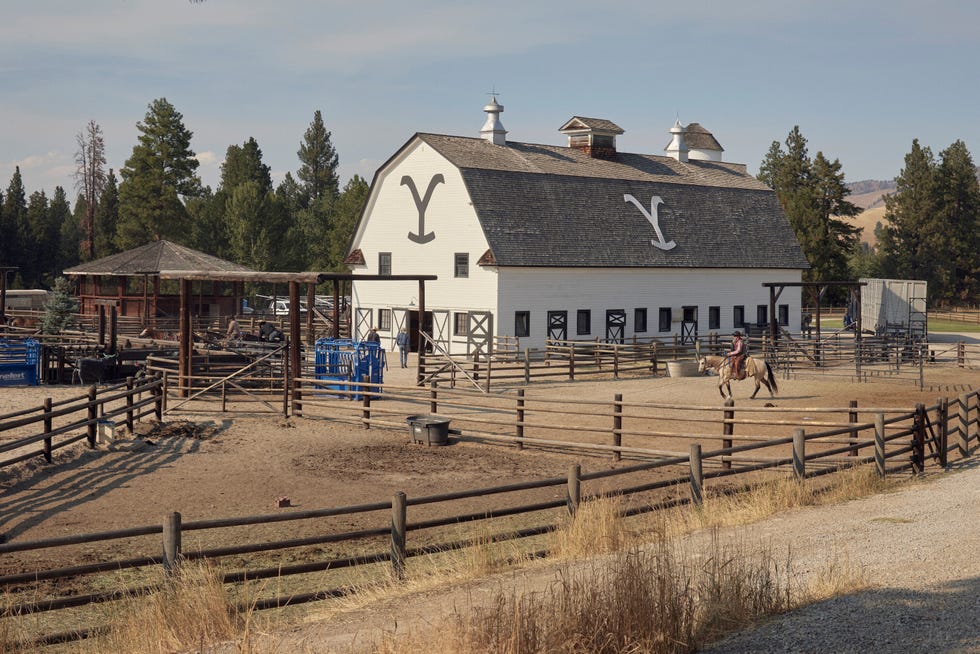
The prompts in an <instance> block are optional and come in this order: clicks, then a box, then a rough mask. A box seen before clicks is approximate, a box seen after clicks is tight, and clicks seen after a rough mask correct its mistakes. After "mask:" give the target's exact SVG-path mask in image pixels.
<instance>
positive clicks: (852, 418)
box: [847, 400, 861, 456]
mask: <svg viewBox="0 0 980 654" xmlns="http://www.w3.org/2000/svg"><path fill="white" fill-rule="evenodd" d="M857 405H858V403H857V400H851V402H850V410H849V411H848V412H847V421H848V422H850V423H856V422H857V421H858V412H857ZM859 436H860V434H859V433H858V430H857V429H852V430H851V435H850V439H851V442H852V443H854V447H852V448H851V451H850V452H849V455H850V456H858V450H860V449H861V448H859V447H858V445H857V442H858V437H859Z"/></svg>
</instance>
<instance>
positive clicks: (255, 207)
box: [0, 98, 368, 288]
mask: <svg viewBox="0 0 980 654" xmlns="http://www.w3.org/2000/svg"><path fill="white" fill-rule="evenodd" d="M136 126H137V130H138V137H137V143H136V145H135V146H133V150H132V154H131V155H130V157H129V158H128V159H127V160H126V162H125V164H124V165H123V166H122V168H120V169H119V171H118V175H119V176H118V177H117V174H116V171H114V170H113V169H111V168H107V164H106V159H105V144H104V139H103V136H102V130H101V128H100V126H99V125H98V124H97V123H96V122H95V121H91V122H89V123H88V125H86V127H85V128H84V129H83V130H82V131H81V132H79V134H78V136H77V138H76V141H77V146H78V149H77V151H76V156H75V163H76V170H75V175H74V177H75V185H76V191H77V195H76V197H75V200H74V205H72V204H71V201H70V200H69V198H68V192H66V191H65V189H64V188H63V187H61V186H58V187H56V188H55V191H54V193H53V195H52V196H51V197H50V198H49V197H48V196H47V195H46V194H45V192H44V191H35V192H33V193H31V194H30V195H29V196H28V195H27V190H26V189H25V188H24V183H23V179H22V177H21V172H20V168H19V167H17V168H15V169H14V173H13V176H12V178H11V180H10V183H9V184H8V186H7V188H6V191H5V192H0V265H8V266H17V267H18V271H17V273H16V276H15V277H14V278H13V280H12V282H13V283H12V286H13V287H26V288H29V287H46V288H51V287H52V286H53V284H54V280H55V279H56V278H57V277H58V276H59V275H60V274H61V271H62V270H64V269H65V268H69V267H71V266H74V265H77V264H79V263H82V262H85V261H89V260H92V259H97V258H101V257H105V256H108V255H111V254H115V253H117V252H122V251H124V250H128V249H131V248H134V247H138V246H141V245H145V244H147V243H149V242H151V241H153V240H156V239H168V240H171V241H174V242H176V243H180V244H181V245H186V246H188V247H192V248H195V249H198V250H201V251H202V252H206V253H208V254H212V255H215V256H218V257H221V258H224V259H228V260H230V261H234V262H236V263H240V264H242V265H245V266H248V267H250V268H254V269H256V270H281V271H300V270H336V271H342V270H345V269H344V267H343V265H342V261H343V258H344V256H345V255H346V249H347V246H348V243H349V240H350V237H351V235H352V233H353V230H354V227H355V225H356V223H357V219H358V217H359V215H360V212H361V209H362V207H363V206H364V203H365V201H366V200H367V194H368V184H367V182H365V181H364V180H363V179H362V178H361V177H359V176H357V175H355V176H354V177H353V178H351V179H350V181H348V182H347V184H346V185H345V186H344V188H343V189H341V188H340V183H339V178H338V174H337V168H338V165H339V157H338V155H337V152H336V150H335V149H334V146H333V144H332V142H331V133H330V132H329V131H328V130H327V129H326V127H325V126H324V123H323V116H322V114H321V112H320V111H316V112H314V115H313V120H312V122H311V123H310V125H309V128H308V129H307V130H306V132H305V133H304V134H303V136H302V138H301V139H300V145H299V150H298V151H297V157H298V160H299V166H298V168H297V170H296V176H295V177H294V176H293V174H292V173H291V172H288V173H286V175H285V178H284V179H283V181H282V182H281V183H280V184H279V185H278V186H274V185H273V182H272V177H271V170H270V168H269V166H268V165H266V164H265V163H264V162H263V161H262V150H261V148H260V147H259V144H258V142H257V141H256V140H255V139H254V138H251V137H250V138H248V139H247V140H245V141H244V142H243V143H242V144H241V145H237V144H234V145H230V146H229V147H228V149H227V152H226V153H225V160H224V163H222V165H221V178H220V182H219V183H218V187H217V188H216V189H211V187H209V186H204V185H203V184H202V183H201V179H200V177H199V176H198V174H197V168H198V166H199V162H198V160H197V159H196V155H195V152H194V150H193V149H192V147H191V138H192V136H193V133H192V132H191V131H190V130H188V129H187V128H186V127H185V125H184V122H183V116H182V115H181V114H180V112H178V111H177V110H176V109H175V108H174V106H173V105H172V104H170V103H169V102H167V100H166V98H159V99H156V100H154V101H153V102H151V103H150V104H149V106H148V109H147V112H146V115H145V117H144V119H143V120H142V121H140V122H138V123H137V125H136Z"/></svg>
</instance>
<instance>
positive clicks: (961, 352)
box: [956, 341, 966, 368]
mask: <svg viewBox="0 0 980 654" xmlns="http://www.w3.org/2000/svg"><path fill="white" fill-rule="evenodd" d="M956 365H957V366H959V367H960V368H965V367H966V342H964V341H957V343H956Z"/></svg>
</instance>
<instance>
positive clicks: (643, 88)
mask: <svg viewBox="0 0 980 654" xmlns="http://www.w3.org/2000/svg"><path fill="white" fill-rule="evenodd" d="M978 26H980V4H977V3H971V2H963V1H962V0H950V1H947V0H933V1H932V2H928V3H927V2H912V1H909V0H889V1H888V2H883V1H881V2H879V1H869V2H861V1H858V2H854V1H853V0H849V1H847V2H843V1H837V0H821V1H819V2H793V1H792V0H739V1H735V2H733V1H731V0H726V1H713V0H703V1H697V0H688V1H687V2H678V1H677V0H672V1H671V2H661V1H660V0H636V1H634V0H604V1H603V2H595V1H594V0H593V1H590V2H580V1H579V0H564V1H562V2H535V1H534V0H522V1H519V2H515V1H512V0H500V1H494V0H480V1H479V2H476V1H473V2H471V1H468V0H452V1H446V2H442V1H436V0H414V1H413V2H405V1H404V0H402V1H399V2H387V1H378V0H375V1H371V2H356V3H355V2H339V1H326V0H320V1H316V2H313V1H309V2H300V1H290V0H263V1H261V2H260V1H257V0H205V1H204V2H201V3H191V2H188V0H84V1H79V0H36V1H32V2H20V1H14V0H5V2H4V3H3V7H2V11H0V191H3V190H5V189H6V186H7V184H8V183H9V180H10V176H11V175H12V173H13V170H14V166H15V165H19V166H20V168H21V173H22V175H23V176H24V183H25V186H26V188H27V190H28V192H33V191H35V190H40V189H44V190H46V191H48V193H49V194H50V192H51V191H52V190H53V189H54V187H55V186H56V185H61V186H64V187H65V188H66V190H68V191H69V192H70V193H69V194H70V196H71V197H74V195H75V193H74V182H73V178H72V172H73V171H74V155H75V151H76V149H77V146H76V140H75V137H76V135H77V134H78V133H79V132H80V131H81V130H82V129H83V128H84V126H85V125H86V123H87V122H88V121H89V120H95V121H96V122H97V123H99V124H100V125H101V126H102V129H103V132H104V135H105V141H106V154H107V159H108V165H109V166H110V167H112V168H114V169H116V170H117V171H118V169H119V168H120V167H121V166H122V165H123V164H124V163H125V161H126V159H127V158H128V157H129V156H130V154H131V153H132V148H133V145H134V144H135V143H136V136H137V130H136V123H137V122H138V121H142V120H143V118H144V116H145V115H146V111H147V106H148V105H149V103H150V102H152V101H153V100H154V99H155V98H161V97H164V98H166V99H167V100H168V101H169V102H170V103H171V104H173V105H174V106H175V107H176V109H177V110H178V111H179V112H181V114H183V118H184V125H185V126H186V127H187V128H188V129H189V130H191V131H192V132H193V134H194V136H193V139H192V141H191V147H192V148H193V150H194V151H195V152H196V153H197V154H198V157H199V158H200V160H201V168H200V169H199V171H200V174H201V177H202V179H203V181H204V183H205V184H209V185H211V186H212V187H215V186H216V185H217V182H218V180H219V175H220V171H219V166H220V163H221V161H222V159H223V157H224V153H225V151H226V150H227V148H228V146H229V145H232V144H241V143H243V142H244V141H246V140H247V139H248V138H249V137H254V138H255V139H256V140H257V141H258V143H259V147H260V148H261V149H262V151H263V154H264V159H265V162H266V164H268V165H269V166H270V167H271V168H272V171H273V177H274V181H275V182H277V183H278V182H279V181H280V180H281V179H282V177H283V175H284V174H285V173H286V172H287V171H293V172H294V174H295V170H296V168H297V167H298V160H297V157H296V151H297V150H298V149H299V145H300V141H301V139H302V137H303V132H304V131H305V130H306V129H307V127H308V126H309V124H310V121H311V120H312V118H313V113H314V111H316V110H317V109H319V110H321V111H322V112H323V117H324V122H325V123H326V127H327V129H328V130H330V131H331V132H332V141H333V144H334V146H335V147H336V149H337V152H338V154H339V156H340V167H341V168H340V173H341V179H342V181H343V182H346V180H347V179H349V178H350V176H351V175H353V174H355V173H356V174H359V175H361V176H362V177H364V178H365V179H367V180H368V181H369V182H370V181H371V178H372V176H373V174H374V171H375V170H376V169H377V167H378V166H379V165H380V164H381V163H383V162H384V161H385V160H386V159H387V158H388V157H390V156H391V155H392V154H393V153H394V152H395V150H397V149H398V148H399V147H401V146H402V145H403V144H404V143H405V142H406V141H407V140H408V139H409V138H410V137H411V136H412V134H414V133H415V132H436V133H443V134H453V135H463V136H477V135H478V132H479V130H480V127H481V126H482V125H483V121H484V119H485V114H484V113H483V112H482V107H483V105H484V104H485V103H486V102H487V101H488V100H489V96H488V92H489V91H491V90H493V89H496V90H497V91H498V92H499V95H498V100H499V102H500V103H501V104H503V105H504V106H505V112H504V114H503V115H502V116H501V122H502V123H503V124H504V126H505V127H506V129H507V130H508V132H509V133H508V139H510V140H514V141H524V142H531V143H548V144H561V145H563V144H564V143H565V137H564V136H562V135H561V134H559V133H558V131H557V130H558V128H559V127H560V126H561V125H562V124H563V123H564V122H565V121H566V120H568V119H569V118H571V117H572V116H574V115H580V116H588V117H595V118H606V119H609V120H612V121H613V122H615V123H616V124H618V125H619V126H620V127H622V128H623V129H624V130H625V134H623V135H622V136H620V137H619V140H618V147H619V149H620V150H622V151H629V152H642V153H651V154H663V148H664V147H665V146H666V144H667V142H668V141H669V134H668V129H669V128H670V127H671V126H672V124H673V123H674V120H675V119H677V118H679V119H680V120H681V122H682V123H684V124H687V123H690V122H699V123H701V124H702V125H703V126H704V127H706V128H707V129H709V130H710V131H711V132H713V133H714V135H715V137H716V138H717V139H718V141H719V142H720V143H721V145H722V146H723V147H724V148H725V160H726V161H734V162H739V163H745V164H747V165H748V167H749V171H750V172H752V173H753V174H754V173H756V172H758V168H759V163H760V161H761V160H762V157H763V156H764V155H765V153H766V151H767V150H768V149H769V146H770V144H771V143H772V142H773V141H774V140H778V141H780V142H782V141H784V140H785V138H786V135H787V133H788V132H789V131H790V130H791V129H792V128H793V126H794V125H799V126H800V129H801V130H802V132H803V135H804V136H805V137H806V138H807V140H808V142H809V147H810V154H811V155H814V154H816V152H817V151H822V152H823V153H824V154H825V155H826V156H827V157H829V158H830V159H835V158H836V159H840V161H841V164H842V165H843V170H844V174H845V176H846V179H847V181H858V180H862V179H892V178H893V177H895V175H897V174H898V172H899V170H900V169H901V168H902V166H903V157H904V155H905V154H906V153H907V152H908V151H909V149H910V147H911V143H912V139H913V138H918V139H919V141H920V143H921V144H922V145H924V146H929V147H931V148H932V149H933V151H934V152H935V153H936V154H938V153H939V152H940V151H941V150H943V149H945V148H946V147H948V146H949V145H950V144H951V143H953V141H955V140H956V139H961V140H963V141H964V142H965V143H966V145H967V148H970V150H971V152H972V153H973V155H974V160H975V161H976V160H977V159H978V158H980V118H978V117H980V79H978V78H980V75H978V72H977V71H978V66H980V29H978Z"/></svg>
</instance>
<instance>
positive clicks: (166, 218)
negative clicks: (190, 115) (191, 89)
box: [116, 98, 201, 250]
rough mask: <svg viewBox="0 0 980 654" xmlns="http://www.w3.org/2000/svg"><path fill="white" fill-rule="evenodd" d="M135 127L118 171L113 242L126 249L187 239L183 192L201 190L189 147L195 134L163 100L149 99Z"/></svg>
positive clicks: (192, 152) (187, 195)
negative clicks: (135, 139) (129, 152)
mask: <svg viewBox="0 0 980 654" xmlns="http://www.w3.org/2000/svg"><path fill="white" fill-rule="evenodd" d="M136 127H137V129H138V130H139V131H140V136H139V143H138V144H137V145H136V146H134V147H133V153H132V155H131V156H130V158H129V159H128V160H127V161H126V165H125V166H124V167H123V168H122V170H120V174H121V175H122V183H121V184H120V185H119V223H118V226H117V243H116V244H117V246H119V247H120V248H121V249H124V250H125V249H128V248H132V247H136V246H139V245H144V244H146V243H147V242H149V241H151V240H154V239H161V238H167V239H171V240H174V241H176V242H180V243H184V242H187V240H188V235H189V234H190V228H189V216H188V213H187V210H186V208H185V207H184V204H183V203H182V202H181V196H183V197H193V196H196V195H198V194H199V193H200V192H201V181H200V179H199V178H198V177H197V173H196V171H197V167H198V165H199V164H198V161H197V159H196V158H195V157H194V151H193V150H191V147H190V142H191V136H192V135H193V133H192V132H190V131H189V130H187V129H186V128H185V127H184V124H183V116H182V115H181V114H180V112H178V111H177V110H176V109H174V107H173V105H171V104H170V103H169V102H167V100H166V99H165V98H160V99H157V100H154V101H153V102H152V103H150V105H149V110H148V111H147V113H146V117H145V119H144V122H142V123H137V124H136Z"/></svg>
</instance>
